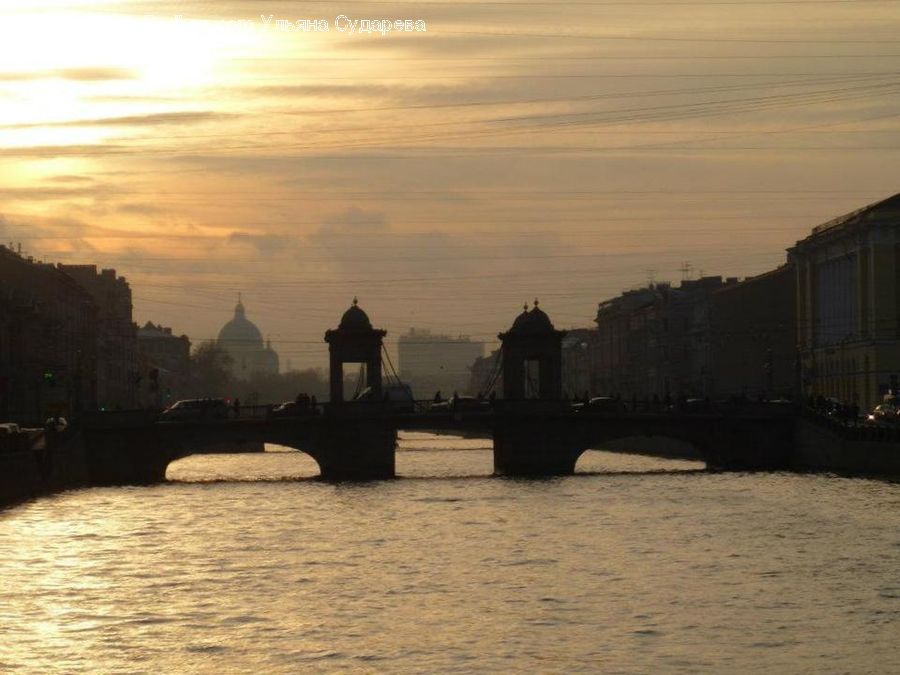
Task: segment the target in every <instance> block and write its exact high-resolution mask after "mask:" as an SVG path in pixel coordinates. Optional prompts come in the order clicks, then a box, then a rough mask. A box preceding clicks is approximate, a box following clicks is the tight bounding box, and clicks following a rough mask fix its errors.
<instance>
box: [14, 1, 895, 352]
mask: <svg viewBox="0 0 900 675" xmlns="http://www.w3.org/2000/svg"><path fill="white" fill-rule="evenodd" d="M341 14H344V15H346V16H348V17H350V18H351V19H367V18H368V19H382V18H383V19H389V20H395V19H412V20H417V19H418V20H422V21H424V22H425V24H426V27H427V30H425V31H411V32H405V31H403V32H401V31H391V33H389V34H388V35H387V36H385V37H382V36H381V35H380V34H378V33H376V34H374V35H373V34H371V33H367V34H358V33H356V34H353V35H350V34H348V33H347V32H343V33H342V32H338V31H337V30H336V27H335V22H334V20H335V17H337V16H338V15H341ZM176 15H181V18H180V19H177V18H176ZM269 17H271V18H269ZM279 19H280V20H282V21H286V20H290V21H291V22H292V23H293V22H295V21H296V20H297V19H320V20H322V21H325V22H327V23H328V25H329V28H330V30H329V31H328V32H327V33H305V32H300V31H296V30H295V31H293V32H286V31H284V30H279V28H278V27H277V26H276V23H277V22H278V20H279ZM282 26H284V24H282ZM898 28H900V6H898V3H897V2H896V1H893V0H854V1H853V2H840V1H833V0H832V1H830V2H818V1H815V0H796V1H783V0H769V1H768V2H752V1H745V0H731V1H725V0H720V1H719V2H708V1H707V2H703V1H700V0H697V1H696V2H684V1H682V0H673V1H671V2H663V1H659V2H653V3H650V2H646V1H644V0H634V1H628V0H621V1H620V2H616V1H610V0H596V1H590V2H583V3H581V4H568V5H567V4H564V3H557V2H544V3H540V2H535V0H528V1H527V2H526V1H524V0H522V1H518V0H510V1H508V2H505V3H497V2H495V3H477V4H476V3H466V2H459V3H455V2H452V3H451V2H418V3H400V2H398V3H395V4H390V3H373V2H362V1H360V0H353V1H350V0H348V1H347V2H345V3H340V2H321V3H296V2H281V3H279V2H273V3H265V2H250V1H247V0H244V1H238V2H219V3H207V2H195V3H191V2H153V1H150V2H147V1H140V0H133V1H131V2H112V1H111V0H110V1H107V2H86V1H83V2H68V3H66V2H49V1H44V2H29V3H22V2H0V177H2V181H0V194H2V199H0V238H2V239H3V240H5V241H15V242H19V241H21V242H22V245H23V249H24V250H25V251H27V252H28V253H29V254H32V255H35V256H36V257H40V258H45V259H48V260H54V261H57V260H60V261H66V262H97V263H98V264H100V265H104V266H115V267H116V268H117V269H118V270H119V271H120V273H122V274H125V275H126V276H127V277H128V278H129V280H131V282H132V286H133V289H134V294H135V318H136V320H138V321H140V322H143V321H145V320H147V319H150V320H153V321H154V322H163V323H165V324H169V325H172V326H173V327H174V328H175V330H176V331H185V332H187V333H189V334H190V335H191V336H192V337H194V338H195V340H199V339H202V338H205V337H211V336H214V335H215V334H216V332H217V330H218V328H219V326H220V325H221V324H222V323H224V321H225V320H227V319H228V318H229V314H230V312H231V308H232V307H233V305H234V302H235V298H236V293H237V291H238V290H242V291H243V292H244V297H245V301H246V304H247V307H248V312H249V315H250V318H251V319H253V320H255V321H256V322H257V324H258V325H259V326H260V328H261V329H262V331H263V332H264V333H265V334H268V335H271V337H272V339H273V341H274V342H275V345H276V347H277V348H278V349H279V351H280V352H281V353H282V355H283V358H290V359H291V360H292V362H293V364H294V365H323V364H324V362H322V361H321V356H322V354H323V353H324V350H323V345H322V343H321V335H322V333H323V332H324V330H325V329H326V328H328V327H331V326H332V325H333V324H335V323H336V321H337V320H338V318H339V316H340V313H341V312H342V310H343V309H344V307H345V306H346V305H347V304H348V303H349V300H350V299H351V298H352V297H353V296H354V295H359V296H360V300H361V304H362V305H363V306H364V307H365V308H366V309H367V310H368V311H369V313H370V314H371V316H372V318H373V320H374V321H375V322H376V323H377V324H379V325H380V326H383V327H385V328H387V329H388V330H389V331H390V336H391V337H392V338H395V337H396V336H397V335H398V334H399V333H400V332H402V331H404V330H406V329H407V328H408V327H410V326H419V327H429V328H432V329H434V330H443V331H449V332H453V333H468V334H471V335H473V336H476V337H477V338H479V339H484V340H489V339H490V338H491V337H492V336H493V335H495V334H496V332H497V331H498V330H501V329H504V328H505V327H506V325H507V324H508V323H509V322H510V321H511V320H512V318H513V317H514V316H515V314H516V313H517V311H519V308H520V306H521V304H522V302H523V301H525V300H530V299H532V298H533V297H535V296H539V297H541V299H542V307H543V308H545V309H546V310H547V311H548V312H549V313H550V315H551V317H552V318H553V319H554V320H555V322H556V323H557V324H558V325H561V326H575V325H582V326H586V325H590V321H591V319H592V318H593V312H594V309H595V307H596V303H597V302H598V301H600V300H602V299H605V298H606V297H608V296H610V295H612V294H615V293H618V292H619V291H620V290H621V289H623V288H627V287H629V286H634V285H637V284H641V283H645V282H646V280H647V279H648V278H650V277H653V278H655V279H657V280H667V279H668V280H678V279H679V278H680V277H681V272H679V271H678V268H679V267H681V265H682V262H683V261H690V262H691V263H692V265H693V268H694V270H696V271H699V270H702V271H703V272H704V273H707V274H722V275H728V276H732V275H739V276H743V275H747V274H754V273H758V272H762V271H765V270H766V269H769V268H771V267H773V266H775V265H777V264H779V262H781V261H782V260H783V257H784V256H783V249H784V248H785V247H786V246H788V245H790V244H791V243H793V241H795V240H796V239H797V238H799V237H802V236H804V233H806V232H807V231H808V230H809V228H810V227H811V226H813V225H815V224H817V223H818V222H821V221H824V220H827V219H829V218H831V217H833V216H836V215H838V214H840V213H843V212H845V211H849V210H852V209H854V208H857V207H859V206H861V205H863V204H865V203H868V202H871V201H874V200H876V199H878V198H881V197H884V196H887V195H889V194H893V193H894V192H897V191H898V190H897V183H896V180H893V179H892V176H896V175H897V173H898V172H897V169H898V168H900V166H898V165H900V162H898V156H900V138H898V133H897V132H898V130H900V127H898V116H900V108H898V102H900V100H898V95H897V94H898V89H900V81H898V68H900V44H897V43H898V41H900V40H898V39H897V37H896V36H897V34H898ZM695 274H696V272H695Z"/></svg>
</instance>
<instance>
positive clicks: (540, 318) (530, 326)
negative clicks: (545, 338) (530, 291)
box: [510, 300, 554, 333]
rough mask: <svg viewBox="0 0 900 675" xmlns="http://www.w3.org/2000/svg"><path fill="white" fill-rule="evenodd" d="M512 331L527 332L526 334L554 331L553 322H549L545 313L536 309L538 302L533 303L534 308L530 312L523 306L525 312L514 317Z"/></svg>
mask: <svg viewBox="0 0 900 675" xmlns="http://www.w3.org/2000/svg"><path fill="white" fill-rule="evenodd" d="M510 330H512V331H516V332H517V333H518V332H528V333H541V332H547V331H552V330H554V327H553V322H551V321H550V317H549V316H547V313H546V312H545V311H544V310H542V309H541V308H540V307H538V301H537V300H535V301H534V307H532V308H531V311H529V310H528V306H527V305H526V306H525V311H523V312H522V313H521V314H519V316H517V317H516V320H515V321H513V325H512V328H511V329H510Z"/></svg>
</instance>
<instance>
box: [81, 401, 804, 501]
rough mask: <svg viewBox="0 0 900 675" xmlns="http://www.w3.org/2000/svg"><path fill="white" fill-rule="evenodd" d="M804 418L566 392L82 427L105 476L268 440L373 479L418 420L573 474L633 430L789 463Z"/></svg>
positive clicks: (509, 460)
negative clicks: (622, 405)
mask: <svg viewBox="0 0 900 675" xmlns="http://www.w3.org/2000/svg"><path fill="white" fill-rule="evenodd" d="M797 419H798V416H797V415H796V414H795V412H794V411H793V409H790V408H788V409H785V408H780V407H777V406H771V407H769V409H765V410H762V409H757V410H753V411H746V410H734V411H726V412H722V411H717V412H695V413H681V414H669V413H630V414H629V413H622V414H610V413H594V412H584V411H580V412H574V411H572V409H571V408H570V407H569V406H568V405H564V404H562V403H559V402H538V401H519V402H512V401H497V402H496V403H495V406H494V407H493V409H488V410H484V411H470V412H458V413H453V412H449V411H440V412H436V411H424V412H417V413H396V412H393V411H391V410H390V409H388V408H386V407H384V406H383V405H381V404H359V403H347V404H342V405H340V406H327V405H326V406H325V407H324V412H322V413H321V414H316V415H306V416H300V417H293V418H272V417H267V418H246V417H244V418H237V419H229V420H219V421H194V422H159V421H155V420H153V419H152V418H144V419H141V418H140V417H137V418H133V419H131V420H115V418H112V417H107V418H97V419H95V420H94V421H88V422H86V423H85V425H84V428H83V431H82V434H83V440H84V446H85V451H86V456H87V459H88V463H89V467H90V470H91V475H92V476H93V482H95V483H97V484H147V483H155V482H159V481H163V480H165V474H166V468H167V467H168V465H169V464H170V463H171V462H173V461H175V460H177V459H180V458H182V457H186V456H188V455H191V454H195V453H203V452H211V451H214V450H215V449H220V448H222V447H223V446H227V447H229V448H230V449H232V450H234V451H240V449H241V448H242V447H246V448H248V450H249V449H251V448H258V447H259V445H260V444H261V443H272V444H278V445H282V446H287V447H290V448H295V449H296V450H298V451H301V452H305V453H306V454H308V455H310V456H311V457H312V458H313V459H315V460H316V462H317V463H318V465H319V469H320V472H321V477H322V478H324V479H327V480H369V479H383V478H390V477H393V476H394V475H395V461H394V460H395V449H396V444H397V433H398V431H411V430H421V431H432V432H435V433H460V434H467V435H472V434H477V435H483V436H485V437H490V438H492V439H493V446H494V470H495V473H497V474H500V475H512V476H549V475H567V474H571V473H573V472H574V470H575V464H576V462H577V461H578V458H579V456H581V454H582V453H583V452H585V451H586V450H588V449H590V448H598V447H602V446H603V445H604V444H605V443H608V442H610V441H613V440H617V439H625V438H633V437H662V438H668V439H674V440H678V441H685V442H687V443H689V444H690V445H691V446H693V448H695V449H696V452H697V455H695V456H699V457H701V458H702V459H703V460H704V461H705V462H706V463H707V466H708V467H710V468H714V469H734V470H754V469H781V468H786V467H787V466H788V464H789V460H790V455H791V450H792V448H793V445H794V443H795V431H796V422H797ZM666 456H671V455H666Z"/></svg>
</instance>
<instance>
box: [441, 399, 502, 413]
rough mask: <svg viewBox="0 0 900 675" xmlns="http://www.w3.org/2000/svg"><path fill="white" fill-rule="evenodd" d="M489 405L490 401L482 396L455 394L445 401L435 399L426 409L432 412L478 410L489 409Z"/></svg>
mask: <svg viewBox="0 0 900 675" xmlns="http://www.w3.org/2000/svg"><path fill="white" fill-rule="evenodd" d="M490 407H491V403H490V401H488V400H486V399H483V398H476V397H474V396H455V397H452V398H448V399H447V400H445V401H435V402H434V403H432V404H431V405H430V406H429V407H428V409H429V410H431V411H434V412H453V413H463V412H480V411H484V410H489V409H490Z"/></svg>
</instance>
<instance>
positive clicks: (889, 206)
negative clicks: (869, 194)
mask: <svg viewBox="0 0 900 675" xmlns="http://www.w3.org/2000/svg"><path fill="white" fill-rule="evenodd" d="M788 259H789V260H790V261H791V262H792V263H793V264H794V267H795V270H796V281H797V342H798V348H799V350H800V367H801V370H800V377H801V383H802V386H803V393H804V394H805V395H809V396H819V395H821V396H826V397H833V398H836V399H839V400H841V401H844V402H846V403H853V402H856V403H857V404H858V405H860V406H861V407H862V408H866V409H867V408H871V407H872V406H874V405H875V404H877V403H878V402H879V401H880V399H881V397H882V396H883V395H884V394H885V393H887V392H888V391H894V392H900V194H897V195H894V196H893V197H889V198H888V199H885V200H883V201H880V202H876V203H874V204H870V205H869V206H866V207H864V208H861V209H859V210H857V211H854V212H853V213H849V214H847V215H845V216H841V217H839V218H835V219H834V220H832V221H829V222H827V223H824V224H823V225H819V226H818V227H815V228H813V230H812V233H811V234H810V235H809V236H808V237H806V238H805V239H802V240H801V241H798V242H797V243H796V245H795V246H793V247H791V248H790V249H788Z"/></svg>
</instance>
